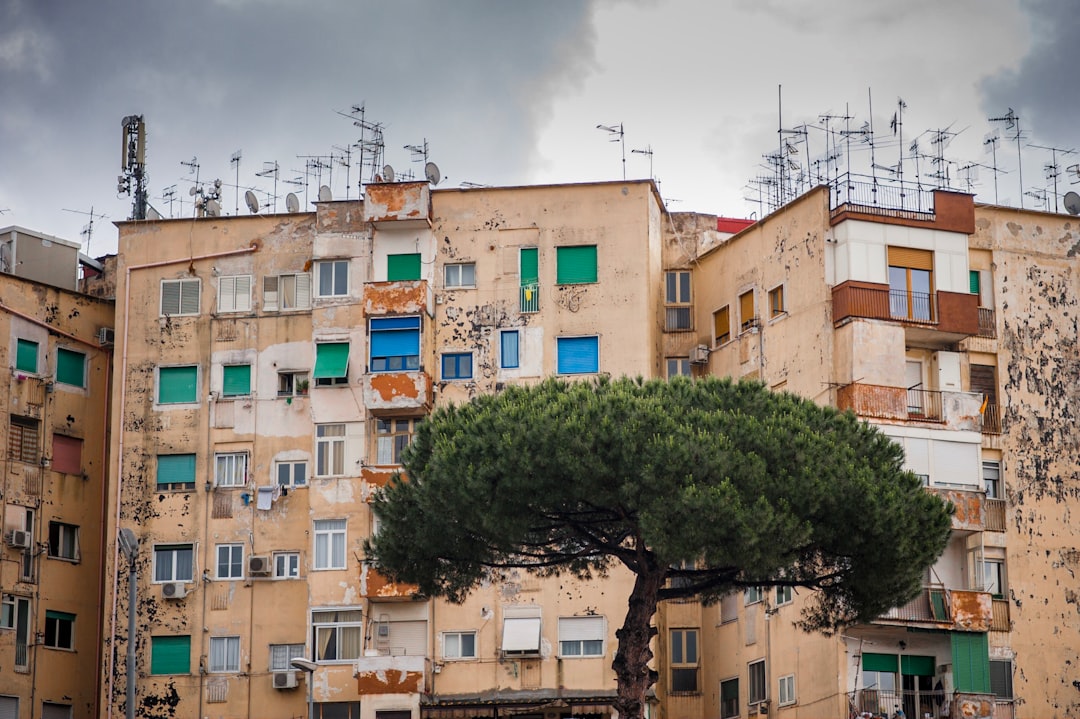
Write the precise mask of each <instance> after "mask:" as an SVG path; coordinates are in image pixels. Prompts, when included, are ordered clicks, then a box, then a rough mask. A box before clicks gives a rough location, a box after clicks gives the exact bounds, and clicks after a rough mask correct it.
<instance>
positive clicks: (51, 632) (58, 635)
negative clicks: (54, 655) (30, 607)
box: [41, 609, 75, 652]
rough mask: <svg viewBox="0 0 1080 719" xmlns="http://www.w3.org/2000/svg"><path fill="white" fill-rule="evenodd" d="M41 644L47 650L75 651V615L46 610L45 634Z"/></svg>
mask: <svg viewBox="0 0 1080 719" xmlns="http://www.w3.org/2000/svg"><path fill="white" fill-rule="evenodd" d="M50 615H51V616H50ZM65 630H66V631H65ZM41 644H42V646H44V647H46V648H48V649H62V650H64V651H69V652H73V651H75V615H74V614H72V613H71V612H58V611H55V610H52V609H46V610H45V633H44V638H43V639H42V642H41Z"/></svg>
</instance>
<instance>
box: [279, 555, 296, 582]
mask: <svg viewBox="0 0 1080 719" xmlns="http://www.w3.org/2000/svg"><path fill="white" fill-rule="evenodd" d="M299 576H300V552H274V579H296V578H298V577H299Z"/></svg>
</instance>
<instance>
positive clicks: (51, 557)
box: [47, 554, 82, 564]
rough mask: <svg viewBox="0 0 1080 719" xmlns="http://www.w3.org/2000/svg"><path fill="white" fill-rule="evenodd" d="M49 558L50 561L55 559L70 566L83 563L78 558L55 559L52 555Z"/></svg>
mask: <svg viewBox="0 0 1080 719" xmlns="http://www.w3.org/2000/svg"><path fill="white" fill-rule="evenodd" d="M47 556H48V558H49V559H55V560H57V561H60V562H67V563H68V564H80V563H81V561H82V560H81V559H79V558H78V557H54V556H53V555H51V554H49V555H47Z"/></svg>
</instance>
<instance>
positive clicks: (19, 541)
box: [7, 529, 30, 549]
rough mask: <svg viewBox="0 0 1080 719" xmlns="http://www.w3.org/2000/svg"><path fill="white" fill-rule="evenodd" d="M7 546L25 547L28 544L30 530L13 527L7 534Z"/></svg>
mask: <svg viewBox="0 0 1080 719" xmlns="http://www.w3.org/2000/svg"><path fill="white" fill-rule="evenodd" d="M7 540H8V546H9V547H15V548H16V549H26V548H27V547H29V546H30V532H26V531H23V530H21V529H13V530H12V531H11V533H10V534H8V538H7Z"/></svg>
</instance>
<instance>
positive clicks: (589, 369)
mask: <svg viewBox="0 0 1080 719" xmlns="http://www.w3.org/2000/svg"><path fill="white" fill-rule="evenodd" d="M556 348H557V353H558V359H557V362H556V364H557V368H556V372H557V373H558V374H595V373H597V372H599V371H600V338H599V337H559V338H558V339H557V340H556Z"/></svg>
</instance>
